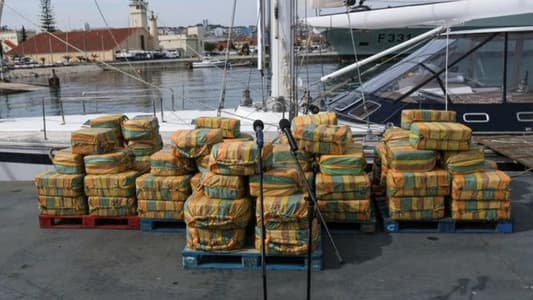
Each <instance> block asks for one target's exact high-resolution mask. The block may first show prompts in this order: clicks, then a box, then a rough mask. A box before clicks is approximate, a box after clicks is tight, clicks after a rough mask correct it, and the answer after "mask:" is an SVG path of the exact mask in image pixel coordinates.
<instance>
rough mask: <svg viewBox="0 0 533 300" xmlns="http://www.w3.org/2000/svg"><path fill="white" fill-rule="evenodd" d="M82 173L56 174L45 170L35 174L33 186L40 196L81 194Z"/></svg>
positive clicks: (72, 195)
mask: <svg viewBox="0 0 533 300" xmlns="http://www.w3.org/2000/svg"><path fill="white" fill-rule="evenodd" d="M83 177H84V176H83V174H58V173H56V172H54V171H47V172H43V173H39V174H37V176H35V180H34V183H35V187H36V188H37V193H38V195H40V196H57V197H61V196H62V197H78V196H83Z"/></svg>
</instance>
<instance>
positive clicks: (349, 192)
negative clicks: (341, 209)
mask: <svg viewBox="0 0 533 300" xmlns="http://www.w3.org/2000/svg"><path fill="white" fill-rule="evenodd" d="M370 186H371V184H370V178H368V175H366V174H364V175H336V176H329V175H326V174H322V173H318V174H317V177H316V198H317V199H319V200H367V199H370Z"/></svg>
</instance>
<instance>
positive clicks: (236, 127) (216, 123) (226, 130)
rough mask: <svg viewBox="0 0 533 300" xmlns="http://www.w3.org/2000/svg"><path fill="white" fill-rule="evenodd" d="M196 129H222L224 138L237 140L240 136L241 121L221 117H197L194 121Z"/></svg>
mask: <svg viewBox="0 0 533 300" xmlns="http://www.w3.org/2000/svg"><path fill="white" fill-rule="evenodd" d="M195 124H196V129H198V128H209V129H218V128H220V129H222V136H223V137H224V138H239V137H240V135H241V120H239V119H233V118H222V117H198V118H196V120H195Z"/></svg>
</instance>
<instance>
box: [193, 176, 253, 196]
mask: <svg viewBox="0 0 533 300" xmlns="http://www.w3.org/2000/svg"><path fill="white" fill-rule="evenodd" d="M200 186H201V188H203V191H204V194H205V195H206V196H208V197H210V198H218V199H228V200H231V199H240V198H243V197H246V196H247V194H248V187H247V186H246V184H245V181H244V177H243V176H229V175H217V174H215V173H206V174H205V175H204V176H203V178H202V179H201V183H200Z"/></svg>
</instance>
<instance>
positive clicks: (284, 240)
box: [255, 219, 320, 256]
mask: <svg viewBox="0 0 533 300" xmlns="http://www.w3.org/2000/svg"><path fill="white" fill-rule="evenodd" d="M312 235H313V237H312V239H313V240H312V244H313V248H312V249H313V251H314V250H316V249H317V247H318V242H319V237H320V227H319V226H317V221H316V219H315V220H314V222H313V232H312ZM308 239H309V231H308V230H307V228H306V229H266V230H265V252H266V253H267V254H269V255H282V256H291V255H305V254H306V253H307V249H308V242H309V241H308ZM255 248H256V249H258V250H260V249H261V227H256V228H255Z"/></svg>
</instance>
